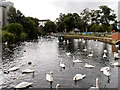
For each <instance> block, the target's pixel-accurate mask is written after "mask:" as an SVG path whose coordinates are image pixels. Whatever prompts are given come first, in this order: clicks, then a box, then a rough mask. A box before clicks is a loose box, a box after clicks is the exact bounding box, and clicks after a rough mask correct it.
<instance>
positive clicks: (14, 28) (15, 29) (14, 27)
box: [7, 23, 24, 37]
mask: <svg viewBox="0 0 120 90" xmlns="http://www.w3.org/2000/svg"><path fill="white" fill-rule="evenodd" d="M7 31H8V32H10V33H12V34H16V35H17V36H18V37H19V36H20V35H21V33H22V32H23V31H24V29H23V26H22V25H21V24H19V23H11V24H8V27H7Z"/></svg>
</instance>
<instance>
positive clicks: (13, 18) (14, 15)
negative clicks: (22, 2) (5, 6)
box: [7, 6, 24, 24]
mask: <svg viewBox="0 0 120 90" xmlns="http://www.w3.org/2000/svg"><path fill="white" fill-rule="evenodd" d="M7 14H8V22H9V23H20V24H22V21H23V19H24V15H23V14H22V13H21V11H20V10H16V9H15V8H14V7H12V6H11V7H10V8H9V11H8V12H7Z"/></svg>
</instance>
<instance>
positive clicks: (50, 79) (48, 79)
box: [46, 71, 53, 82]
mask: <svg viewBox="0 0 120 90" xmlns="http://www.w3.org/2000/svg"><path fill="white" fill-rule="evenodd" d="M52 75H53V72H52V71H51V72H50V74H46V80H47V81H49V82H53V77H52Z"/></svg>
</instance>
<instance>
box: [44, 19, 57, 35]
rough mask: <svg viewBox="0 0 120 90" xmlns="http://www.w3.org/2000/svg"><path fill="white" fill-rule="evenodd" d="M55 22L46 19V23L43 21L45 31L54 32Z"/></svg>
mask: <svg viewBox="0 0 120 90" xmlns="http://www.w3.org/2000/svg"><path fill="white" fill-rule="evenodd" d="M56 27H57V26H56V24H55V23H54V22H52V21H47V22H46V23H45V27H44V28H45V31H46V32H48V33H50V32H56Z"/></svg>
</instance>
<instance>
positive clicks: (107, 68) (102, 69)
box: [100, 67, 110, 72]
mask: <svg viewBox="0 0 120 90" xmlns="http://www.w3.org/2000/svg"><path fill="white" fill-rule="evenodd" d="M105 70H110V67H103V68H101V69H100V71H101V72H103V71H105Z"/></svg>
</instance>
